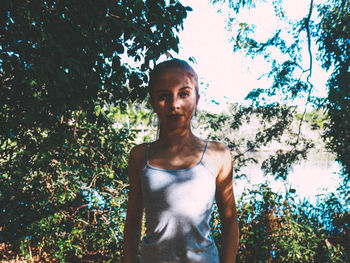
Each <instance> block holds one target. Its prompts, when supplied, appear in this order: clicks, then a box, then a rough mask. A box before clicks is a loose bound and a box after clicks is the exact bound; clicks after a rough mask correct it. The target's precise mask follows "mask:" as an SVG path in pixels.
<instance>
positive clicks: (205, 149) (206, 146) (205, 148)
mask: <svg viewBox="0 0 350 263" xmlns="http://www.w3.org/2000/svg"><path fill="white" fill-rule="evenodd" d="M208 144H209V141H207V142H206V144H205V147H204V151H203V154H202V158H201V160H200V161H199V162H200V163H201V162H202V161H203V158H204V155H205V153H206V152H207V149H208Z"/></svg>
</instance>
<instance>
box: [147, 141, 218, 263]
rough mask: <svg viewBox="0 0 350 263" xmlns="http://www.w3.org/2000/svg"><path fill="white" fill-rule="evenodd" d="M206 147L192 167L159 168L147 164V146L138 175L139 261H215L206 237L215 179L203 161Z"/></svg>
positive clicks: (209, 262) (212, 243)
mask: <svg viewBox="0 0 350 263" xmlns="http://www.w3.org/2000/svg"><path fill="white" fill-rule="evenodd" d="M207 146H208V143H206V145H205V148H204V150H203V154H202V157H201V159H200V161H199V162H198V163H197V164H196V165H194V166H193V167H191V168H187V169H163V168H158V167H155V166H152V165H151V164H150V162H149V147H150V144H147V148H146V165H145V167H144V168H143V170H142V172H141V185H142V194H143V201H144V206H145V210H146V235H145V236H144V237H143V242H142V247H141V262H145V263H148V262H152V263H157V262H181V263H187V262H188V263H194V262H201V263H206V262H207V263H217V262H219V257H218V252H217V248H216V246H215V244H214V242H213V240H212V238H211V237H210V235H209V234H210V227H209V220H210V215H211V212H212V205H213V201H214V197H215V181H216V176H215V175H214V173H212V172H211V170H209V169H208V168H207V167H206V165H205V163H204V162H203V159H204V157H205V154H206V150H207Z"/></svg>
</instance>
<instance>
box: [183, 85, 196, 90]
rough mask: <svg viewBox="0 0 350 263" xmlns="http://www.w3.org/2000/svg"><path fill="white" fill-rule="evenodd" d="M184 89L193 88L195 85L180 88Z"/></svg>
mask: <svg viewBox="0 0 350 263" xmlns="http://www.w3.org/2000/svg"><path fill="white" fill-rule="evenodd" d="M184 89H193V87H191V86H184V87H182V88H181V89H180V90H184Z"/></svg>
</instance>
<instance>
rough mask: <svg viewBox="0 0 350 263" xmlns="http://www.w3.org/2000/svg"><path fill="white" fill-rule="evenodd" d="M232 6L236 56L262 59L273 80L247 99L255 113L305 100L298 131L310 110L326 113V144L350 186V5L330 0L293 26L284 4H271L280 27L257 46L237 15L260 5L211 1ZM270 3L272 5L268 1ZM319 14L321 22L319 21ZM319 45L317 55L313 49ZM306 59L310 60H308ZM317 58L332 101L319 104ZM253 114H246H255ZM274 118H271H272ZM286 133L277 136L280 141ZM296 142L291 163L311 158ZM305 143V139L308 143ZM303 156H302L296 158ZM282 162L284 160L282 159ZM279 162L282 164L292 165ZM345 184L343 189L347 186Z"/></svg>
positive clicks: (311, 4) (230, 24)
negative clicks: (315, 82) (314, 78)
mask: <svg viewBox="0 0 350 263" xmlns="http://www.w3.org/2000/svg"><path fill="white" fill-rule="evenodd" d="M212 2H213V3H221V4H223V5H228V7H229V8H230V9H231V10H233V12H232V13H231V14H230V17H229V19H228V27H231V29H232V27H233V28H234V29H232V30H233V31H234V30H235V29H236V31H234V32H236V34H235V35H234V36H233V37H232V42H233V50H234V51H235V52H236V51H243V52H246V54H247V55H249V56H251V57H253V58H254V57H256V56H264V58H265V59H266V61H268V62H269V63H270V65H271V70H270V72H267V73H266V74H265V75H267V76H268V78H269V79H271V80H272V84H271V86H270V87H266V88H259V89H255V90H253V91H252V92H250V93H249V94H248V96H247V99H249V100H251V101H252V107H255V108H260V110H263V109H264V108H265V109H266V110H267V111H269V110H270V107H273V106H274V105H277V104H278V103H282V104H284V103H286V102H288V105H291V104H293V101H295V100H296V99H300V97H303V98H305V101H306V102H305V104H306V105H305V111H304V113H303V115H302V118H301V119H300V127H301V126H302V124H303V121H304V116H305V114H306V110H307V107H306V106H307V105H310V104H311V105H312V106H314V107H316V108H319V109H323V110H325V111H326V113H327V116H329V120H328V122H327V121H326V122H325V124H326V125H325V127H326V129H325V130H324V134H323V138H324V140H325V141H326V142H327V143H328V147H329V149H330V150H332V151H333V152H334V153H335V154H336V156H337V161H339V162H340V163H341V164H342V166H343V175H344V178H345V179H346V182H347V181H349V178H350V177H349V176H350V170H349V160H350V158H349V153H350V149H349V143H350V141H349V139H350V137H349V132H348V131H349V130H350V122H349V121H348V119H349V118H347V117H346V116H349V113H350V112H349V95H350V87H349V80H350V77H349V74H350V73H349V61H350V56H349V50H350V41H349V37H348V36H349V33H350V27H349V24H350V23H349V21H350V15H349V11H350V1H348V0H341V1H334V0H328V1H324V2H322V3H319V4H317V5H316V4H315V3H314V1H313V0H310V2H309V9H308V10H305V17H304V18H303V19H302V20H300V21H296V22H295V21H293V20H291V19H289V18H288V17H287V16H286V12H285V10H284V7H283V1H281V0H279V1H270V3H271V4H273V6H274V9H275V15H276V17H277V18H278V21H279V23H278V24H279V27H278V28H277V29H276V31H275V32H273V35H272V36H270V37H269V38H268V39H267V40H266V41H263V42H261V41H258V40H256V39H255V38H254V25H250V24H249V23H248V22H246V21H238V20H237V14H238V13H239V12H240V11H241V10H242V9H244V8H246V9H253V8H259V4H260V3H261V2H266V1H259V0H256V1H254V0H250V1H241V0H236V1H235V0H230V1H221V0H217V1H212ZM268 2H269V1H268ZM316 12H317V15H318V18H317V17H316ZM313 43H316V44H317V48H318V52H317V54H315V53H316V51H314V49H312V44H313ZM305 55H306V56H305ZM315 57H316V58H317V60H319V61H320V62H321V64H322V66H323V68H324V69H325V70H331V77H330V79H329V81H328V84H327V87H328V90H329V92H328V95H327V97H325V98H319V97H316V96H315V95H313V91H314V89H315V87H314V85H313V84H312V82H311V76H312V73H313V63H314V58H315ZM251 109H252V108H250V109H248V111H251ZM295 110H296V108H295V107H293V106H290V107H289V112H294V111H295ZM268 118H270V116H268ZM279 120H280V122H279V124H280V125H281V129H284V128H287V127H289V125H290V123H287V122H285V120H283V119H282V118H279ZM281 134H282V133H279V134H278V133H274V134H273V136H279V135H281ZM294 138H295V139H294V140H293V141H291V144H290V145H291V146H294V148H295V150H296V151H294V153H296V154H295V157H296V158H290V160H289V161H288V162H293V161H295V160H298V159H300V158H299V157H298V156H300V157H302V156H303V155H304V156H306V155H305V153H307V151H305V150H307V149H308V147H305V146H307V145H308V144H306V145H304V146H303V145H302V147H301V148H300V149H298V146H299V143H300V142H303V140H302V137H301V136H300V133H296V136H295V137H294ZM304 139H305V138H304ZM298 151H299V152H298ZM281 157H283V156H281ZM284 157H286V158H281V159H280V160H281V161H283V160H286V159H288V156H284ZM346 182H345V183H346Z"/></svg>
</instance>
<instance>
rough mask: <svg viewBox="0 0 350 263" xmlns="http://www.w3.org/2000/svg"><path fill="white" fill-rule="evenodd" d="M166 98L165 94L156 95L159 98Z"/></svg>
mask: <svg viewBox="0 0 350 263" xmlns="http://www.w3.org/2000/svg"><path fill="white" fill-rule="evenodd" d="M166 98H167V95H166V94H160V95H159V97H158V99H159V100H166Z"/></svg>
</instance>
